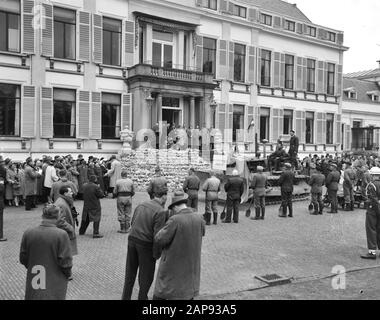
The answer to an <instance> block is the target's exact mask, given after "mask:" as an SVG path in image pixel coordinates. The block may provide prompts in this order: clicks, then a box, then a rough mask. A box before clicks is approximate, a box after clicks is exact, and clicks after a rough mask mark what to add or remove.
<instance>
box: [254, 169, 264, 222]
mask: <svg viewBox="0 0 380 320" xmlns="http://www.w3.org/2000/svg"><path fill="white" fill-rule="evenodd" d="M256 170H257V173H255V174H254V175H253V177H252V183H251V189H253V199H254V202H255V210H256V216H255V217H252V218H251V220H260V219H261V220H264V218H265V190H266V188H267V186H268V183H267V176H266V175H264V168H263V167H261V166H258V167H257V168H256ZM260 213H261V215H260Z"/></svg>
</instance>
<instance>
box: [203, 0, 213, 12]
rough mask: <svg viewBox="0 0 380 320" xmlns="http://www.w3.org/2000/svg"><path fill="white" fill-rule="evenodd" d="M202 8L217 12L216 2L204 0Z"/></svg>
mask: <svg viewBox="0 0 380 320" xmlns="http://www.w3.org/2000/svg"><path fill="white" fill-rule="evenodd" d="M202 7H203V8H208V9H212V10H216V0H202Z"/></svg>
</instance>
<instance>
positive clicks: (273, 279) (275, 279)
mask: <svg viewBox="0 0 380 320" xmlns="http://www.w3.org/2000/svg"><path fill="white" fill-rule="evenodd" d="M255 278H256V279H258V280H260V281H262V282H265V283H267V284H268V285H270V286H278V285H282V284H287V283H290V282H291V280H290V278H284V277H281V276H279V275H278V274H267V275H265V276H255Z"/></svg>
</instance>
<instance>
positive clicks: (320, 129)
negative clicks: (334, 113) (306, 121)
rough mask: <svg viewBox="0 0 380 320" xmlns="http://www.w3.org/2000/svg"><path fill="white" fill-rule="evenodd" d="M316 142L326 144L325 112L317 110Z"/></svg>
mask: <svg viewBox="0 0 380 320" xmlns="http://www.w3.org/2000/svg"><path fill="white" fill-rule="evenodd" d="M316 120H317V130H316V144H326V113H321V112H317V113H316Z"/></svg>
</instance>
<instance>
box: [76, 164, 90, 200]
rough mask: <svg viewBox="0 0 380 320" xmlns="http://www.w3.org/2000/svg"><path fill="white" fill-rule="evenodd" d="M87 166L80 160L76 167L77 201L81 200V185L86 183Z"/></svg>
mask: <svg viewBox="0 0 380 320" xmlns="http://www.w3.org/2000/svg"><path fill="white" fill-rule="evenodd" d="M87 171H88V169H87V164H86V162H85V161H84V160H83V159H82V160H81V161H80V163H79V165H78V173H79V176H78V199H82V198H83V185H84V184H85V183H87V182H88V173H87Z"/></svg>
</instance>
